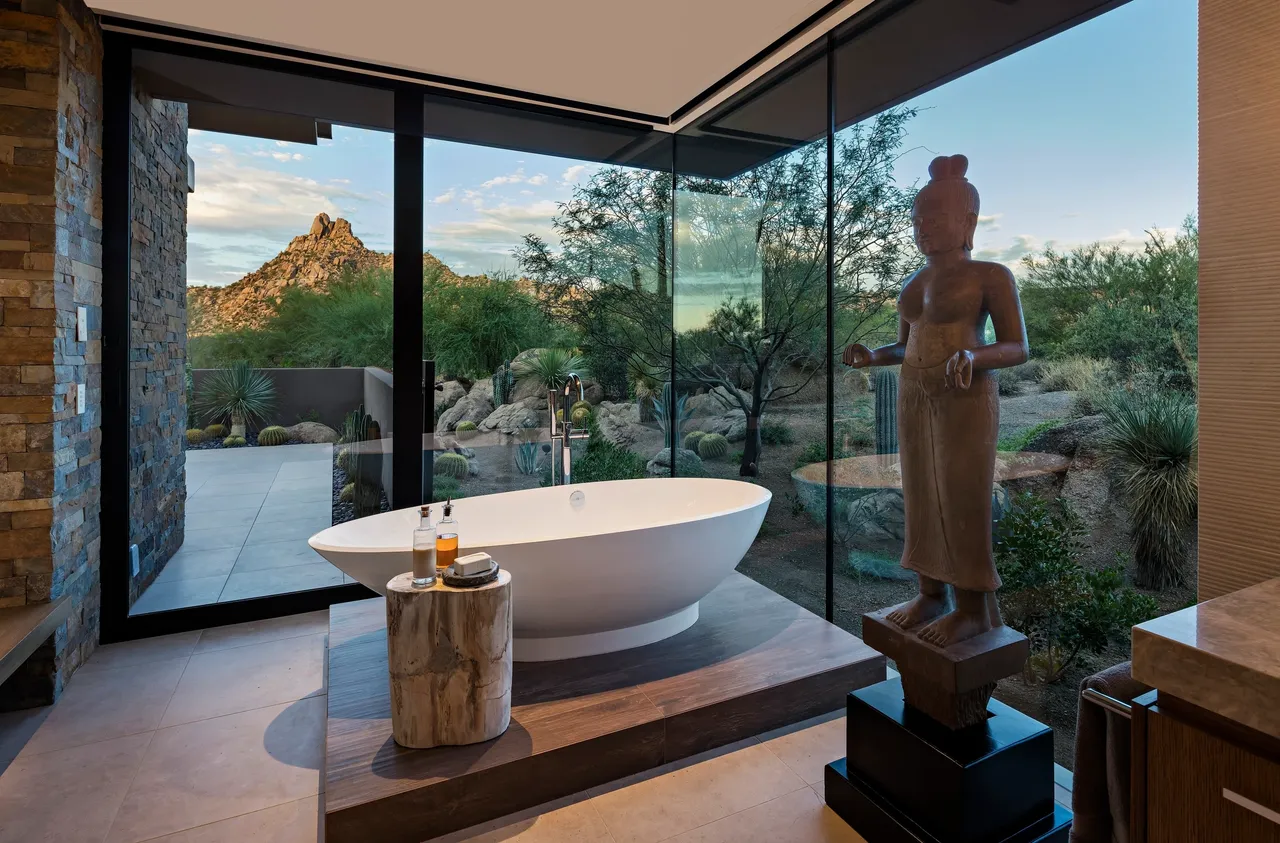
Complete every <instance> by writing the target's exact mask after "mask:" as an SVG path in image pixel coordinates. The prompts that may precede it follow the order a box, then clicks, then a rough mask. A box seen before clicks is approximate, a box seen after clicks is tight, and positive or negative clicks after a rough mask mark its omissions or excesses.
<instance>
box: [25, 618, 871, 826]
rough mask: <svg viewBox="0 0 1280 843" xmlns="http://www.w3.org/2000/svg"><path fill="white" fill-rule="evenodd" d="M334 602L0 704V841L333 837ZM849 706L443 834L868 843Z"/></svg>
mask: <svg viewBox="0 0 1280 843" xmlns="http://www.w3.org/2000/svg"><path fill="white" fill-rule="evenodd" d="M327 617H328V613H327V612H313V613H310V614H306V615H296V616H293V617H288V618H276V619H273V620H269V621H260V622H256V623H250V624H242V625H239V626H231V627H221V628H217V629H209V630H205V631H203V632H192V633H184V634H181V635H172V636H167V637H164V638H153V639H147V640H142V641H134V642H128V643H124V644H113V645H108V646H106V647H103V648H101V649H99V650H98V652H97V653H96V654H95V655H94V656H93V657H92V658H91V659H90V661H89V663H88V664H87V665H85V667H84V668H83V669H81V671H80V672H78V673H77V674H76V675H75V676H74V677H73V678H72V681H71V683H70V685H69V686H68V688H67V690H66V692H65V693H64V694H63V696H62V698H61V699H60V700H59V701H58V703H57V704H56V705H54V706H51V707H49V708H45V709H37V710H32V711H28V712H16V713H11V714H3V715H0V770H3V773H0V843H35V842H36V841H56V842H57V843H142V841H164V843H240V841H253V843H314V842H315V841H321V840H323V831H322V829H323V810H324V807H323V806H324V794H323V792H322V791H323V782H322V777H321V773H320V767H321V762H322V759H323V755H324V724H325V692H326V689H325V680H324V676H325V671H324V657H325V639H326V630H327V626H328V621H327ZM843 739H844V721H843V718H842V717H840V716H839V715H838V713H833V714H832V715H829V716H826V717H820V718H816V719H815V720H812V721H808V722H805V723H801V724H797V725H796V726H793V727H790V728H788V729H784V730H780V731H778V732H773V733H768V734H764V735H760V736H758V737H755V738H749V739H747V740H745V741H741V742H739V743H737V744H734V745H732V746H729V747H725V748H722V749H720V750H717V751H715V752H712V753H707V754H705V755H702V756H698V757H695V758H692V759H687V760H685V761H682V762H679V763H677V764H673V765H668V766H667V767H663V768H659V769H658V770H654V771H650V772H649V773H645V774H642V775H639V776H636V777H633V778H631V779H625V780H622V781H619V782H614V783H612V784H610V785H608V786H605V787H601V788H597V789H594V790H591V791H587V792H585V793H581V794H578V795H576V796H573V797H570V798H567V799H563V800H559V801H557V802H555V803H551V804H548V805H543V806H540V807H538V808H537V809H534V810H531V811H527V812H524V813H522V814H518V815H514V816H509V817H504V818H502V819H500V820H496V821H494V822H491V823H487V824H485V825H484V826H480V827H476V828H471V829H467V830H466V831H463V832H459V833H456V834H451V835H447V836H446V837H443V838H438V840H440V841H442V843H463V841H485V843H496V841H518V843H597V842H598V843H658V841H672V843H728V841H734V842H735V843H753V842H754V841H759V843H859V842H860V841H861V840H862V838H861V837H859V836H858V835H857V834H856V833H854V832H853V831H852V830H850V829H849V828H848V826H846V825H844V823H842V822H841V821H840V820H839V819H838V818H837V817H836V816H835V815H834V814H833V813H832V812H831V811H829V810H828V809H827V808H826V807H825V805H824V804H823V802H822V768H823V765H824V764H826V763H827V762H828V761H831V760H833V759H835V758H836V757H838V756H840V755H843V754H844V753H843V750H842V748H841V747H842V744H843Z"/></svg>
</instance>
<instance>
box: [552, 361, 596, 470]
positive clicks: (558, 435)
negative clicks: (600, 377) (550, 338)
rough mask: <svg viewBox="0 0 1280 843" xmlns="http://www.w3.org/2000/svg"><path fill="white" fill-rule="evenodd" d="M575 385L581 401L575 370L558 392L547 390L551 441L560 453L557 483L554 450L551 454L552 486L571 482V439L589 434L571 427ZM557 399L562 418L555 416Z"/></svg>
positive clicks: (580, 382) (580, 387) (580, 380)
mask: <svg viewBox="0 0 1280 843" xmlns="http://www.w3.org/2000/svg"><path fill="white" fill-rule="evenodd" d="M575 386H576V387H577V388H578V400H579V401H581V400H583V395H584V392H583V389H582V378H580V377H578V375H577V373H575V372H570V373H569V376H568V377H567V378H565V381H564V389H563V390H562V392H561V393H560V394H557V393H556V391H555V390H554V389H552V390H548V392H547V413H548V414H549V415H550V416H551V443H552V445H553V446H554V445H555V444H556V443H559V445H560V454H561V456H560V465H561V473H560V481H559V483H557V482H556V459H555V452H554V450H553V451H552V455H551V485H552V486H556V485H560V486H567V485H569V484H570V483H572V482H573V480H572V477H573V454H572V452H571V449H572V446H573V440H575V439H586V438H587V437H588V436H590V433H588V432H587V430H586V429H585V428H583V429H579V430H574V427H573V412H572V409H573V404H574V402H573V401H572V400H571V399H572V397H573V388H574V387H575ZM557 401H559V403H560V408H559V409H560V415H561V416H562V417H563V418H557V416H556V409H557V408H556V403H557Z"/></svg>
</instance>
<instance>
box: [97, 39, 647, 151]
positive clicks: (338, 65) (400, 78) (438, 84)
mask: <svg viewBox="0 0 1280 843" xmlns="http://www.w3.org/2000/svg"><path fill="white" fill-rule="evenodd" d="M99 21H100V23H101V25H102V28H103V29H104V30H106V31H109V32H117V33H120V34H123V35H137V36H142V37H145V38H152V39H155V40H159V41H170V42H173V43H178V44H188V45H191V46H193V47H206V48H214V49H219V50H223V51H225V52H232V53H238V54H241V55H249V56H258V57H261V58H266V59H275V60H277V61H285V62H290V63H293V64H301V65H307V66H310V67H322V68H328V69H331V70H338V71H343V72H346V73H354V74H359V75H361V76H368V77H373V78H377V79H385V80H387V81H392V82H410V83H413V84H415V85H420V86H423V87H430V88H435V89H437V90H443V91H448V92H451V93H461V94H471V95H476V96H483V97H486V98H489V99H497V100H502V101H504V102H512V103H523V104H529V105H536V106H542V107H544V108H554V109H556V110H559V111H568V112H574V113H577V114H583V115H587V116H592V117H597V118H607V119H611V120H621V121H625V122H627V123H630V124H636V123H642V124H645V125H647V126H650V127H653V128H665V127H666V126H667V125H668V124H669V123H670V120H669V118H667V117H660V116H658V115H655V114H643V113H641V112H635V111H627V110H625V109H619V108H612V107H609V106H600V105H594V104H592V103H583V102H577V101H575V100H569V99H563V98H561V97H551V96H544V95H541V94H530V93H527V92H525V91H516V90H512V89H509V88H503V87H501V86H497V85H487V84H483V83H478V82H467V81H465V80H461V79H452V78H450V77H446V76H439V75H437V74H433V73H424V72H421V71H414V70H405V69H402V68H392V67H385V66H383V65H377V64H373V63H371V62H363V61H357V60H354V59H344V58H337V57H334V56H326V55H323V54H319V53H313V52H309V51H306V50H298V49H294V48H292V47H281V46H276V45H271V44H262V43H258V42H256V41H247V40H244V39H241V38H232V37H230V36H226V35H219V34H216V33H211V32H205V31H202V30H195V29H183V28H181V27H173V26H166V25H164V24H157V23H153V22H151V21H144V20H139V19H135V18H129V17H124V16H121V15H101V16H100V17H99Z"/></svg>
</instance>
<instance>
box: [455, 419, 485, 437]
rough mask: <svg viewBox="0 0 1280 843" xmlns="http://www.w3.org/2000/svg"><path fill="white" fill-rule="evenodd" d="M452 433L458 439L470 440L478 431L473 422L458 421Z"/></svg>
mask: <svg viewBox="0 0 1280 843" xmlns="http://www.w3.org/2000/svg"><path fill="white" fill-rule="evenodd" d="M453 432H454V433H456V434H458V438H459V439H470V438H471V437H473V436H475V435H476V434H477V433H478V432H479V430H478V429H477V428H476V423H475V422H473V421H460V422H458V426H457V427H455V428H454V429H453Z"/></svg>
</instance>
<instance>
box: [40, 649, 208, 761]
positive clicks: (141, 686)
mask: <svg viewBox="0 0 1280 843" xmlns="http://www.w3.org/2000/svg"><path fill="white" fill-rule="evenodd" d="M186 666H187V657H186V656H183V657H182V658H178V659H171V660H169V661H162V662H147V663H146V664H136V665H129V666H126V667H116V668H112V669H111V670H94V671H84V672H77V673H76V675H75V676H73V677H71V682H70V683H69V684H68V685H67V689H66V690H65V691H64V692H63V694H62V696H61V697H60V698H59V699H58V702H57V704H56V705H55V706H53V710H52V711H51V712H50V713H49V716H48V718H47V719H46V720H45V721H44V723H43V724H41V726H40V728H39V729H38V730H37V731H36V733H35V735H33V736H32V737H31V740H29V741H28V742H27V745H26V746H25V747H24V748H23V750H22V753H21V755H19V756H18V757H19V758H23V757H25V756H28V755H36V754H38V753H42V752H51V751H54V750H59V749H68V748H70V747H73V746H83V745H84V744H88V743H95V742H97V741H104V740H112V739H114V738H122V737H125V736H126V735H136V734H140V733H142V732H150V731H152V730H154V729H155V728H156V727H157V726H159V725H160V718H162V717H163V716H164V712H165V708H167V707H168V705H169V699H170V698H171V697H172V696H173V692H174V689H176V688H177V687H178V680H179V679H181V678H182V671H183V669H184V668H186Z"/></svg>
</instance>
